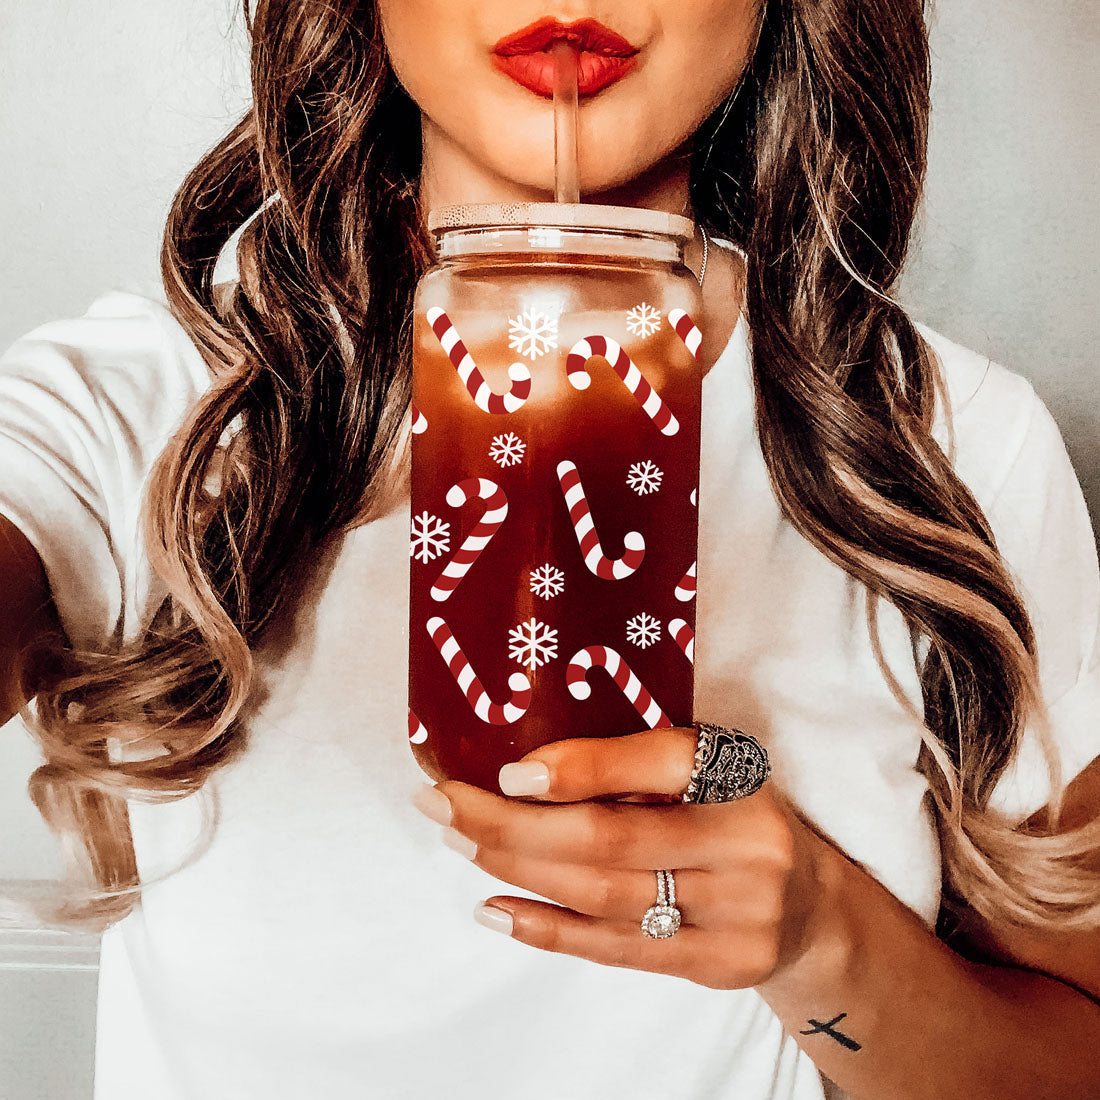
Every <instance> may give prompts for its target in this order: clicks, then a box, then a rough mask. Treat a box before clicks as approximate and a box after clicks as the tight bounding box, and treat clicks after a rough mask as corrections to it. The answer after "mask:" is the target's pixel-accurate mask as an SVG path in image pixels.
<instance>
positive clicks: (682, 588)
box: [669, 314, 698, 628]
mask: <svg viewBox="0 0 1100 1100" xmlns="http://www.w3.org/2000/svg"><path fill="white" fill-rule="evenodd" d="M671 316H672V314H669V317H671ZM685 316H686V314H685ZM695 494H696V490H695V489H692V490H691V503H692V504H696V496H695ZM696 507H698V505H696ZM696 565H698V562H695V561H693V562H692V563H691V568H690V569H689V570H688V571H687V572H686V573H685V574H684V575H683V576H682V577H681V578H680V583H679V584H678V585H677V586H676V598H677V599H678V600H680V601H682V602H686V601H687V600H690V599H692V598H693V597H694V595H695V567H696ZM676 621H677V622H679V621H680V620H679V619H677V620H676ZM669 626H670V628H671V623H670V624H669Z"/></svg>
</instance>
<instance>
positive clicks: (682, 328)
mask: <svg viewBox="0 0 1100 1100" xmlns="http://www.w3.org/2000/svg"><path fill="white" fill-rule="evenodd" d="M668 323H669V324H670V325H671V326H672V327H673V329H674V330H675V332H676V335H677V336H679V337H680V339H681V340H683V342H684V345H685V347H686V348H687V349H688V351H690V352H691V357H692V358H693V359H698V358H699V345H700V344H701V343H702V342H703V334H702V333H701V332H700V331H699V330H698V329H697V328H696V327H695V322H694V321H693V320H692V319H691V318H690V317H689V316H688V315H687V314H686V313H685V312H684V311H683V310H682V309H670V310H669V311H668Z"/></svg>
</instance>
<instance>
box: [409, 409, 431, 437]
mask: <svg viewBox="0 0 1100 1100" xmlns="http://www.w3.org/2000/svg"><path fill="white" fill-rule="evenodd" d="M409 407H410V408H411V409H412V430H413V435H422V434H423V433H424V432H425V431H426V430H427V428H428V418H427V417H426V416H425V415H424V414H423V413H422V412H421V411H420V410H419V409H418V408H417V407H416V406H415V405H412V404H410V406H409Z"/></svg>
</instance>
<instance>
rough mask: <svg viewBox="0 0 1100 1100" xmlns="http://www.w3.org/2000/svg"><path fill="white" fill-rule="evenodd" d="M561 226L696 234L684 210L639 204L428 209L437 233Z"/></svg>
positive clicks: (518, 204) (485, 205)
mask: <svg viewBox="0 0 1100 1100" xmlns="http://www.w3.org/2000/svg"><path fill="white" fill-rule="evenodd" d="M537 226H550V227H552V228H559V229H576V230H582V231H583V230H586V229H592V230H597V231H599V230H603V231H608V230H611V231H618V232H621V233H650V234H655V235H660V236H664V237H672V238H673V239H676V240H681V241H683V242H685V243H686V242H687V241H690V240H691V239H692V238H693V237H694V236H695V222H693V221H692V220H691V219H690V218H685V217H683V215H681V214H669V213H667V212H666V211H664V210H649V209H646V208H644V207H639V206H610V205H603V204H600V203H571V202H509V203H463V204H456V205H451V206H439V207H436V208H434V209H433V210H430V211H429V212H428V229H429V231H430V232H432V233H433V234H435V235H436V236H437V237H440V236H442V235H443V234H444V233H447V232H449V231H450V230H453V229H470V230H475V229H522V228H534V227H537Z"/></svg>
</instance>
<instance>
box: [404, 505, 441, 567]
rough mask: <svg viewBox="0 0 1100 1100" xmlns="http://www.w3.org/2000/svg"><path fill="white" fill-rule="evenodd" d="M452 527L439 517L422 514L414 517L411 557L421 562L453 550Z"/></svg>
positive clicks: (426, 513) (410, 545)
mask: <svg viewBox="0 0 1100 1100" xmlns="http://www.w3.org/2000/svg"><path fill="white" fill-rule="evenodd" d="M450 530H451V525H450V524H449V523H444V522H443V520H441V519H440V518H439V517H438V516H433V515H431V514H430V513H429V512H426V511H425V512H421V513H420V515H418V516H413V521H412V541H411V542H410V543H409V557H410V558H417V559H419V560H420V561H431V560H432V558H438V557H439V555H440V554H442V553H443V552H444V550H449V549H450V548H451V535H450Z"/></svg>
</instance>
